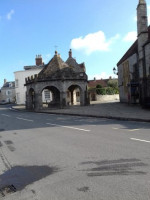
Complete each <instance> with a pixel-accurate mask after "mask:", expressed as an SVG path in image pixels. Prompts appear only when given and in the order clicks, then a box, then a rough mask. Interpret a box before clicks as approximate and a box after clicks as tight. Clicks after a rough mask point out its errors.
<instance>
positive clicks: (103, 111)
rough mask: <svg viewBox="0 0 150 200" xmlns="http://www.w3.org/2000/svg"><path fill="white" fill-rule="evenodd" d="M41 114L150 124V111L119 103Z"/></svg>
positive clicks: (102, 103) (105, 103)
mask: <svg viewBox="0 0 150 200" xmlns="http://www.w3.org/2000/svg"><path fill="white" fill-rule="evenodd" d="M12 109H15V110H20V111H25V106H19V105H15V106H12ZM40 113H50V114H63V115H76V116H87V117H97V118H108V119H117V120H127V121H140V122H150V109H143V108H141V106H140V105H138V104H129V105H128V104H126V103H120V102H118V101H112V102H94V101H93V102H91V104H90V105H89V106H70V107H68V108H65V109H43V110H41V111H40Z"/></svg>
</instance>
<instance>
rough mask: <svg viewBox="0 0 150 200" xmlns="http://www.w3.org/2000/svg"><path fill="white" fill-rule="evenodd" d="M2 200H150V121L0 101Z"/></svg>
mask: <svg viewBox="0 0 150 200" xmlns="http://www.w3.org/2000/svg"><path fill="white" fill-rule="evenodd" d="M0 199H4V200H149V199H150V124H149V123H140V122H128V121H117V120H109V119H98V118H88V117H77V116H69V115H65V116H63V115H52V114H40V113H32V112H21V111H19V112H18V111H14V110H11V109H9V107H8V106H0Z"/></svg>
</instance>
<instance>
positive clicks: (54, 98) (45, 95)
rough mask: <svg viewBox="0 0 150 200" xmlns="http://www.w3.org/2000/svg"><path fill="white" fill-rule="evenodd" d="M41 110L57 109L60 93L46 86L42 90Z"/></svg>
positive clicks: (52, 87) (54, 88)
mask: <svg viewBox="0 0 150 200" xmlns="http://www.w3.org/2000/svg"><path fill="white" fill-rule="evenodd" d="M42 104H43V108H52V107H59V105H60V91H59V90H58V89H57V88H56V87H54V86H47V87H45V88H44V89H43V90H42Z"/></svg>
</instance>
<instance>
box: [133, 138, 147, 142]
mask: <svg viewBox="0 0 150 200" xmlns="http://www.w3.org/2000/svg"><path fill="white" fill-rule="evenodd" d="M130 139H131V140H135V141H140V142H147V143H150V141H148V140H141V139H137V138H130Z"/></svg>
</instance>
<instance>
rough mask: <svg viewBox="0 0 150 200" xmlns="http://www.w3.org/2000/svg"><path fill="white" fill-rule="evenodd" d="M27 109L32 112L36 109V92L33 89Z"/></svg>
mask: <svg viewBox="0 0 150 200" xmlns="http://www.w3.org/2000/svg"><path fill="white" fill-rule="evenodd" d="M27 107H28V109H30V110H34V109H35V91H34V89H33V88H30V89H29V92H28V94H27Z"/></svg>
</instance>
